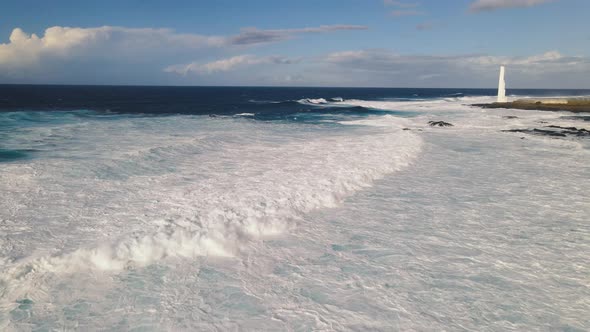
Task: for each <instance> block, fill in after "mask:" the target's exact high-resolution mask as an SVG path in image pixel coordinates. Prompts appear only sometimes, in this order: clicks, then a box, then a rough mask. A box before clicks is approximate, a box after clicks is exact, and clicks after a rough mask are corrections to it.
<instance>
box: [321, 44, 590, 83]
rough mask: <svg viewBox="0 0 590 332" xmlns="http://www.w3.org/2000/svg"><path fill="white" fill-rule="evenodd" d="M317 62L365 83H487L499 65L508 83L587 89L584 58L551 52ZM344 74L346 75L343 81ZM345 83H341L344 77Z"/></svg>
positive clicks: (338, 55) (588, 68)
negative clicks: (521, 55)
mask: <svg viewBox="0 0 590 332" xmlns="http://www.w3.org/2000/svg"><path fill="white" fill-rule="evenodd" d="M322 62H323V63H325V64H326V65H327V67H326V68H330V66H331V67H332V68H333V72H340V73H341V74H340V82H343V84H351V83H350V82H356V83H357V85H366V86H371V85H373V86H375V85H376V86H400V87H451V86H454V87H466V86H472V87H493V86H494V84H496V83H497V82H496V81H497V71H498V67H499V66H500V65H506V66H508V70H509V74H510V75H509V80H510V83H511V84H512V85H511V86H512V87H531V88H556V87H569V88H583V87H590V78H589V77H587V75H585V74H584V73H588V72H590V58H588V57H581V56H577V57H575V56H565V55H562V54H561V53H559V52H557V51H550V52H546V53H543V54H539V55H532V56H526V57H515V56H512V57H511V56H491V55H453V56H449V55H445V56H435V55H401V54H397V53H395V52H391V51H387V50H359V51H344V52H334V53H331V54H328V55H326V56H325V57H324V58H323V59H322ZM345 77H346V79H345ZM347 79H348V80H349V82H347V83H344V82H345V81H346V80H347Z"/></svg>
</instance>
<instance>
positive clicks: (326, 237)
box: [0, 95, 590, 331]
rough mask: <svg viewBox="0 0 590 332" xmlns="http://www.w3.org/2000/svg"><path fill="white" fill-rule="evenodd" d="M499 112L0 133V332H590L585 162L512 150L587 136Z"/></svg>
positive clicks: (296, 115) (66, 125) (533, 116)
mask: <svg viewBox="0 0 590 332" xmlns="http://www.w3.org/2000/svg"><path fill="white" fill-rule="evenodd" d="M492 100H493V97H488V96H461V95H458V96H446V97H445V96H442V97H436V98H431V97H427V98H421V97H415V98H405V97H404V98H389V99H388V98H372V99H371V98H366V99H355V98H343V97H340V96H338V95H326V96H324V97H313V98H299V99H297V98H295V99H292V100H291V99H290V100H286V101H281V100H267V101H266V100H250V101H249V102H250V104H252V105H253V106H252V108H248V109H240V108H237V109H236V110H235V112H233V113H228V114H208V115H205V114H173V115H166V116H153V115H144V114H121V113H116V112H97V111H93V110H71V111H61V112H44V111H13V112H4V113H0V116H1V118H2V127H0V134H1V137H2V149H4V150H5V151H9V150H10V151H12V152H11V153H12V155H15V154H19V153H20V154H22V158H14V160H12V159H11V160H10V161H7V162H3V163H0V166H1V167H0V194H1V196H2V199H1V200H0V329H1V330H5V331H28V330H134V331H162V330H170V331H194V330H202V331H219V330H221V331H238V330H246V331H277V330H287V331H309V330H317V331H333V330H335V331H361V330H372V331H392V330H400V331H407V330H419V331H434V330H452V331H455V330H458V331H461V330H486V331H506V330H515V331H517V330H518V331H521V330H531V331H532V330H536V331H554V330H567V331H584V330H587V329H590V321H589V320H588V317H590V279H589V277H588V276H590V225H589V223H588V215H589V214H590V203H589V202H590V197H589V196H590V195H589V194H588V192H589V190H590V165H589V164H588V160H589V157H590V141H589V140H588V139H587V138H576V137H566V138H554V137H546V136H542V135H528V134H523V133H513V132H504V131H505V130H511V129H518V128H533V127H539V126H542V125H543V124H552V125H559V126H564V127H571V126H576V127H584V128H587V129H590V125H589V124H588V123H589V122H588V121H587V120H586V121H584V120H580V119H579V118H576V117H572V116H571V114H569V113H565V112H563V113H562V112H538V111H522V110H509V109H507V110H497V109H494V110H484V109H479V108H475V107H472V106H469V105H470V104H473V103H481V102H488V101H492ZM281 103H283V104H284V103H288V107H290V108H293V109H295V110H296V111H293V112H291V113H289V114H288V115H286V116H281V118H280V119H276V118H270V119H269V118H264V116H265V115H264V114H262V113H257V112H256V109H257V107H268V108H273V107H282V106H281V105H283V104H281ZM284 107H287V106H284ZM347 112H352V113H354V114H352V113H351V114H349V113H347ZM211 113H215V112H211ZM583 116H586V115H583ZM267 117H268V116H267ZM441 120H442V121H447V122H450V123H452V124H453V126H452V127H445V128H438V127H431V126H429V125H428V121H441ZM0 152H1V151H0ZM5 155H8V154H7V153H5Z"/></svg>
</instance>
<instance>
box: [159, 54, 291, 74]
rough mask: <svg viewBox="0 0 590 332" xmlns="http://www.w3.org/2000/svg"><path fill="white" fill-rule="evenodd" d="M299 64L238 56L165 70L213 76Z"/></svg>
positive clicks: (287, 59)
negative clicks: (235, 70) (219, 73)
mask: <svg viewBox="0 0 590 332" xmlns="http://www.w3.org/2000/svg"><path fill="white" fill-rule="evenodd" d="M296 62H299V59H289V58H286V57H281V56H266V57H257V56H254V55H247V54H246V55H237V56H234V57H231V58H227V59H221V60H217V61H213V62H208V63H198V62H192V63H188V64H180V65H173V66H168V67H166V68H165V69H164V71H165V72H168V73H176V74H180V75H187V74H189V73H194V74H212V73H217V72H226V71H230V70H233V69H235V68H237V67H247V66H254V65H262V64H267V65H268V64H281V65H285V64H292V63H296Z"/></svg>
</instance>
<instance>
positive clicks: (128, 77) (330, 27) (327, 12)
mask: <svg viewBox="0 0 590 332" xmlns="http://www.w3.org/2000/svg"><path fill="white" fill-rule="evenodd" d="M588 13H590V1H588V0H400V1H397V0H314V1H311V0H298V1H291V0H284V1H283V0H274V1H271V0H250V1H229V0H207V1H205V0H193V1H182V0H181V1H159V0H126V1H121V0H102V1H60V0H54V1H30V0H18V1H13V0H3V1H2V2H0V84H2V83H7V84H10V83H25V84H27V83H40V84H113V85H119V84H121V85H229V86H238V85H247V86H336V87H337V86H351V87H357V86H358V87H455V88H465V87H474V88H492V87H495V86H497V76H498V67H499V66H500V65H506V67H507V82H508V87H509V88H586V89H588V88H590V20H588V18H587V14H588Z"/></svg>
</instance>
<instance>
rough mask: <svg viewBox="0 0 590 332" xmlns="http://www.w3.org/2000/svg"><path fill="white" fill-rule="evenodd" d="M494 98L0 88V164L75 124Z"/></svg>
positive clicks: (340, 114) (306, 117) (360, 91)
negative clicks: (31, 133) (51, 130)
mask: <svg viewBox="0 0 590 332" xmlns="http://www.w3.org/2000/svg"><path fill="white" fill-rule="evenodd" d="M495 94H496V90H494V89H421V88H311V87H307V88H300V87H290V88H289V87H280V88H275V87H157V86H64V85H0V162H7V161H13V160H22V159H26V158H30V157H31V156H33V155H34V154H35V152H36V150H35V148H34V147H33V146H34V145H35V144H31V143H35V142H20V143H22V144H10V147H8V146H6V144H5V143H6V142H7V141H9V140H10V138H12V136H13V134H14V133H15V132H21V133H22V131H23V130H26V128H28V127H34V126H36V125H40V124H47V123H55V124H67V123H72V122H76V121H79V120H80V119H81V118H93V119H96V118H101V119H104V120H116V119H117V118H121V117H127V116H172V115H178V114H184V115H187V114H189V115H209V116H211V117H219V116H232V115H236V114H244V113H247V114H248V115H249V117H250V118H251V119H253V120H258V121H288V122H307V123H314V122H323V121H326V120H341V119H343V118H355V117H357V118H358V117H365V116H370V115H381V114H393V115H396V116H402V117H404V116H413V115H415V114H417V113H416V112H408V111H407V110H406V111H395V110H380V109H371V108H366V107H362V106H347V105H335V104H334V102H338V101H343V100H351V99H354V100H372V101H379V100H382V101H419V100H431V99H441V98H463V97H478V96H493V95H495ZM508 94H509V95H517V96H563V95H567V96H576V95H590V90H526V89H521V90H509V91H508ZM12 143H14V142H12Z"/></svg>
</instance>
